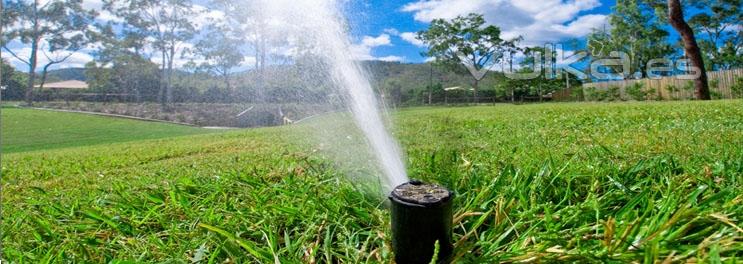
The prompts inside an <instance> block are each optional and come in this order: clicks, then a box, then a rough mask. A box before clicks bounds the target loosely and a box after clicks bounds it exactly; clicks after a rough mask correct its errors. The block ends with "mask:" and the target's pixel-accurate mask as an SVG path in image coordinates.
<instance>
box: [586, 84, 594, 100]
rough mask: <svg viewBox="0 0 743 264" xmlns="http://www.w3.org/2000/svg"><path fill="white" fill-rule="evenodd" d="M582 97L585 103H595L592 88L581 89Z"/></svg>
mask: <svg viewBox="0 0 743 264" xmlns="http://www.w3.org/2000/svg"><path fill="white" fill-rule="evenodd" d="M583 96H584V98H585V100H586V101H595V100H596V88H593V87H586V88H583Z"/></svg>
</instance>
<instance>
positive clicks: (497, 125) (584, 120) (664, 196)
mask: <svg viewBox="0 0 743 264" xmlns="http://www.w3.org/2000/svg"><path fill="white" fill-rule="evenodd" d="M395 120H396V121H395V123H396V129H395V136H396V137H398V138H399V139H400V141H401V143H402V145H403V148H404V149H405V151H406V153H407V157H406V161H407V163H408V165H409V168H408V171H409V172H410V174H411V176H412V177H415V178H420V179H425V180H428V181H434V182H438V183H441V184H443V185H445V186H448V187H450V188H451V189H453V190H454V191H455V193H456V199H455V214H456V215H455V230H454V234H455V240H456V241H455V243H456V250H455V254H456V260H457V261H460V262H463V263H493V262H499V261H510V262H513V261H575V262H620V263H623V262H629V261H644V262H653V261H664V260H671V261H682V260H697V261H699V262H716V261H724V262H735V261H736V260H739V259H741V258H742V257H743V253H742V252H743V243H741V234H743V230H741V229H740V228H741V223H740V220H741V218H743V210H742V209H741V208H743V205H741V202H742V201H743V192H741V189H743V186H741V183H742V182H743V148H742V147H741V146H743V102H741V101H717V102H667V103H616V104H542V105H526V106H510V105H502V106H494V107H493V106H489V107H466V108H464V107H463V108H417V109H406V110H402V111H400V112H397V113H396V114H395ZM308 127H311V126H307V125H298V126H289V127H277V128H265V129H254V130H242V131H233V132H227V133H220V134H212V135H197V136H189V137H179V138H173V139H161V140H149V141H141V142H130V143H118V144H111V145H104V146H92V147H85V148H73V149H61V150H57V151H45V152H33V153H17V154H11V155H4V157H3V196H4V197H3V201H2V202H3V211H2V218H3V222H2V228H3V238H2V239H3V250H4V257H5V258H7V259H9V260H16V261H18V262H30V263H38V262H47V261H48V262H63V261H66V260H70V261H73V262H111V261H114V262H115V261H117V260H127V261H142V262H153V261H157V262H164V261H168V260H186V261H194V262H201V263H222V262H224V261H225V260H228V259H229V260H230V261H232V262H236V263H242V262H261V263H266V262H275V261H280V262H282V263H296V262H303V263H330V262H344V263H377V262H385V263H388V262H390V261H391V259H392V252H391V250H390V245H389V222H388V221H389V220H388V218H389V216H388V213H387V211H386V210H385V209H384V203H383V198H380V197H374V196H368V195H364V194H362V193H363V192H359V191H357V190H356V189H355V187H354V185H353V184H352V183H350V182H348V181H347V180H345V178H344V176H343V175H342V173H341V172H342V171H343V170H342V169H340V168H336V167H334V166H333V163H332V162H331V161H328V160H324V159H322V158H321V157H320V156H319V155H318V154H317V153H314V152H313V146H312V144H305V142H298V140H299V139H301V137H298V136H297V135H301V133H296V132H297V131H301V130H302V129H308Z"/></svg>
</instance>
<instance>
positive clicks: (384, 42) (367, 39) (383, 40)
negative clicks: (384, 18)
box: [361, 34, 392, 47]
mask: <svg viewBox="0 0 743 264" xmlns="http://www.w3.org/2000/svg"><path fill="white" fill-rule="evenodd" d="M391 44H392V42H391V41H390V35H388V34H382V35H379V36H378V37H371V36H364V38H363V39H361V45H363V46H366V47H378V46H388V45H391Z"/></svg>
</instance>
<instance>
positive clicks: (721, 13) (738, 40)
mask: <svg viewBox="0 0 743 264" xmlns="http://www.w3.org/2000/svg"><path fill="white" fill-rule="evenodd" d="M691 3H692V6H693V7H695V8H697V9H699V10H705V12H699V13H697V14H694V15H693V16H691V18H689V19H688V23H689V26H691V27H692V29H694V31H695V32H696V33H697V34H696V38H697V42H698V44H699V47H700V49H701V50H702V53H703V55H704V57H705V59H706V61H707V62H708V63H707V65H706V66H709V67H707V68H708V69H710V70H716V69H731V68H737V67H741V66H743V60H742V59H741V58H742V57H743V34H741V33H742V32H743V26H741V25H743V10H741V1H740V0H694V1H691Z"/></svg>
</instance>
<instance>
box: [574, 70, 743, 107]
mask: <svg viewBox="0 0 743 264" xmlns="http://www.w3.org/2000/svg"><path fill="white" fill-rule="evenodd" d="M707 77H708V79H709V84H710V93H711V95H712V98H713V99H715V98H716V99H732V98H741V97H743V94H741V92H743V91H735V90H734V89H732V88H733V86H734V85H736V82H737V81H738V79H740V78H743V69H735V70H727V71H714V72H707ZM637 83H640V84H641V85H642V86H641V87H642V88H641V89H642V91H643V92H644V93H645V94H646V95H647V98H646V99H651V98H652V99H663V100H684V99H692V98H694V82H693V80H688V79H681V78H677V77H676V76H667V77H662V78H659V79H638V80H621V81H609V82H595V83H585V84H583V94H584V96H585V99H586V100H596V99H597V98H596V97H597V96H596V94H597V93H616V92H617V89H618V93H619V96H621V99H625V100H631V99H635V100H636V99H637V98H634V97H636V95H635V96H633V95H632V91H631V90H630V91H629V92H630V93H628V88H630V87H633V85H635V84H637ZM738 85H742V84H738ZM635 94H637V93H635Z"/></svg>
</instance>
